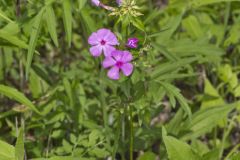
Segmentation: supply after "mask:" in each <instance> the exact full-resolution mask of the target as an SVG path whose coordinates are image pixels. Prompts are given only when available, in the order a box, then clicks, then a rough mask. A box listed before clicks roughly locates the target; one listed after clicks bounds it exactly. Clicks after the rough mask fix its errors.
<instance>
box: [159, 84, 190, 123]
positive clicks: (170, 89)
mask: <svg viewBox="0 0 240 160" xmlns="http://www.w3.org/2000/svg"><path fill="white" fill-rule="evenodd" d="M159 83H160V84H161V85H162V86H163V87H164V88H165V89H166V91H167V92H170V93H171V94H173V95H174V96H175V97H176V98H177V100H178V102H179V103H180V105H181V107H182V108H183V110H184V111H185V112H186V113H187V114H188V117H189V118H190V119H191V116H192V112H191V109H190V107H189V106H188V104H187V102H186V100H185V98H184V97H183V96H182V94H181V93H180V90H179V89H178V88H176V87H175V86H173V85H171V84H169V83H165V82H159Z"/></svg>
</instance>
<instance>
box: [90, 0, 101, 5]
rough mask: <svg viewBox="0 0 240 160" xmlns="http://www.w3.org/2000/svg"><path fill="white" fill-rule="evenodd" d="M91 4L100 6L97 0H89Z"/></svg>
mask: <svg viewBox="0 0 240 160" xmlns="http://www.w3.org/2000/svg"><path fill="white" fill-rule="evenodd" d="M91 1H92V4H94V5H95V6H99V5H100V1H99V0H91Z"/></svg>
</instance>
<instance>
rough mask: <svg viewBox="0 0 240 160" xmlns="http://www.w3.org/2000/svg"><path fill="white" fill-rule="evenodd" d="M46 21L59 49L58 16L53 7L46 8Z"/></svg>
mask: <svg viewBox="0 0 240 160" xmlns="http://www.w3.org/2000/svg"><path fill="white" fill-rule="evenodd" d="M45 19H46V23H47V28H48V32H49V34H50V36H51V38H52V40H53V42H54V44H55V45H56V46H57V47H58V38H57V22H56V15H55V13H54V11H53V8H52V6H51V5H49V6H47V7H46V14H45Z"/></svg>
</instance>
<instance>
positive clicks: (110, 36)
mask: <svg viewBox="0 0 240 160" xmlns="http://www.w3.org/2000/svg"><path fill="white" fill-rule="evenodd" d="M104 39H105V40H106V42H107V44H109V45H112V46H113V45H119V43H118V40H117V37H116V36H115V34H114V33H112V32H109V33H108V34H107V35H106V36H105V38H104Z"/></svg>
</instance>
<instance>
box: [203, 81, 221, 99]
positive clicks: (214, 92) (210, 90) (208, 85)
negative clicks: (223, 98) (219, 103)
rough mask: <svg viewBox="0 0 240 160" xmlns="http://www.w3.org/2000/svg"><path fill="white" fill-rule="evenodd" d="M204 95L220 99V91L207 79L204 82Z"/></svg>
mask: <svg viewBox="0 0 240 160" xmlns="http://www.w3.org/2000/svg"><path fill="white" fill-rule="evenodd" d="M204 93H205V94H207V95H209V96H213V97H219V96H220V95H219V93H218V91H217V90H216V89H215V88H214V87H213V86H212V84H211V83H210V82H209V80H208V79H207V78H205V80H204Z"/></svg>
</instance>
